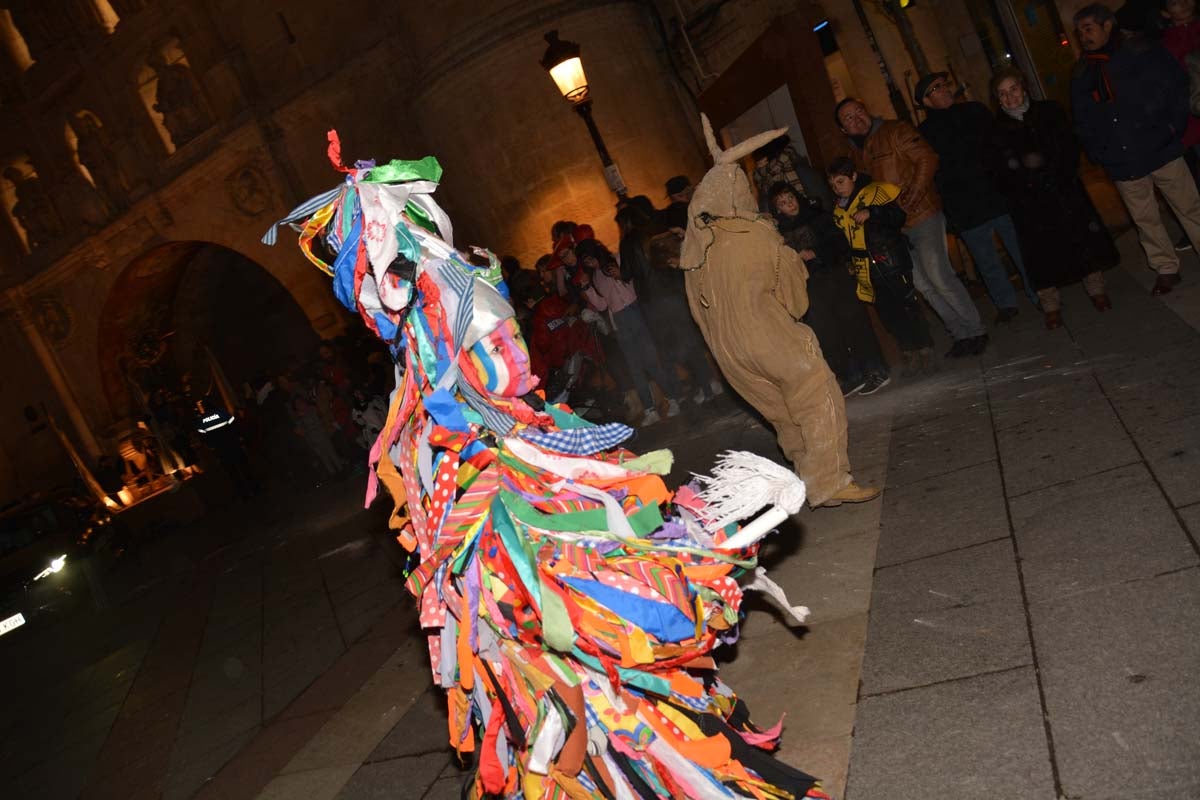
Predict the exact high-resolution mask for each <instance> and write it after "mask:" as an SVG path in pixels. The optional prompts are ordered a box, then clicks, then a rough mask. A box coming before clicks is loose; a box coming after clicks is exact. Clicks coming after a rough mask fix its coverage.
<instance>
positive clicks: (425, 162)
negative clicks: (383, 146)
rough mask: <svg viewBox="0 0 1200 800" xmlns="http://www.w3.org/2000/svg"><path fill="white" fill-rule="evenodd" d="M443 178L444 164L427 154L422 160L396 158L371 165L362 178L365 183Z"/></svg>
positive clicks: (406, 181) (435, 180)
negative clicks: (377, 164)
mask: <svg viewBox="0 0 1200 800" xmlns="http://www.w3.org/2000/svg"><path fill="white" fill-rule="evenodd" d="M441 179H442V165H441V164H439V163H438V160H437V159H436V158H434V157H433V156H425V157H424V158H422V159H421V160H420V161H403V160H401V159H396V160H395V161H389V162H388V163H386V164H384V165H382V166H378V167H371V169H370V171H368V172H367V174H366V176H365V177H363V178H360V179H359V180H361V181H362V182H363V183H410V182H412V181H433V182H434V183H437V182H438V181H440V180H441Z"/></svg>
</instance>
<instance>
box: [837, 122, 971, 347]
mask: <svg viewBox="0 0 1200 800" xmlns="http://www.w3.org/2000/svg"><path fill="white" fill-rule="evenodd" d="M834 116H835V118H836V119H837V123H838V127H840V128H841V129H842V132H843V133H845V134H846V135H847V136H848V137H849V138H850V142H851V143H852V145H853V158H854V161H855V164H857V166H858V170H859V172H860V173H863V174H867V175H870V176H871V177H872V178H874V179H875V180H877V181H885V182H887V183H894V184H895V185H897V186H899V187H900V190H901V191H900V197H899V198H897V204H898V205H899V206H900V207H901V208H902V209H904V211H905V213H906V214H907V215H908V218H907V220H906V221H905V227H904V230H905V233H906V234H907V235H908V239H909V241H910V242H911V243H912V247H913V251H914V255H915V256H916V257H915V258H914V259H913V262H914V263H913V266H914V269H913V285H914V286H915V287H916V289H917V291H918V292H920V293H921V294H922V295H923V296H924V297H925V299H926V301H928V303H929V305H930V306H932V307H933V310H934V311H936V312H937V314H938V316H939V317H941V318H942V323H943V324H945V326H946V330H947V332H948V333H949V334H950V337H951V338H952V339H953V340H954V346H953V347H951V348H950V351H949V352H948V353H947V354H946V355H947V356H950V357H951V358H958V357H961V356H967V355H977V354H979V353H982V352H983V350H984V348H986V347H987V341H988V337H987V333H986V331H985V330H984V327H983V321H982V320H981V319H980V317H979V309H977V308H976V307H975V303H974V302H972V301H971V296H970V295H969V294H968V293H967V288H966V287H965V286H964V285H963V283H962V281H960V280H959V279H958V276H957V275H955V274H954V267H953V266H952V265H951V264H950V253H949V252H948V251H947V250H946V217H945V215H944V214H943V213H942V199H941V197H940V196H938V192H937V188H935V186H934V183H933V178H934V175H935V174H936V173H937V167H938V156H937V153H936V152H934V150H933V148H932V147H930V146H929V143H928V142H926V141H925V139H924V138H923V137H922V136H921V134H920V133H918V132H917V129H916V128H914V127H913V126H912V125H910V124H909V123H907V122H901V121H899V120H894V119H889V120H883V119H879V118H878V117H872V116H871V115H870V114H869V113H868V112H867V109H866V106H864V105H863V104H862V101H860V100H855V99H853V98H846V99H845V100H843V101H842V102H840V103H838V105H837V108H836V109H835V110H834Z"/></svg>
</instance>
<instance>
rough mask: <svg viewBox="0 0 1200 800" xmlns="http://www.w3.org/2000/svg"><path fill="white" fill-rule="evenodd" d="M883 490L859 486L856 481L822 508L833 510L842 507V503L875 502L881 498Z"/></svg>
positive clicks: (826, 502)
mask: <svg viewBox="0 0 1200 800" xmlns="http://www.w3.org/2000/svg"><path fill="white" fill-rule="evenodd" d="M881 491H882V490H881V489H876V488H875V487H874V486H859V485H858V484H857V483H855V482H854V481H850V483H848V484H846V485H845V486H843V487H842V488H841V489H839V490H838V491H837V492H836V493H835V494H834V495H833V497H831V498H829V499H828V500H826V501H825V502H824V503H821V508H833V507H834V506H840V505H841V504H842V503H865V502H867V501H868V500H874V499H875V498H876V497H879V494H880V492H881Z"/></svg>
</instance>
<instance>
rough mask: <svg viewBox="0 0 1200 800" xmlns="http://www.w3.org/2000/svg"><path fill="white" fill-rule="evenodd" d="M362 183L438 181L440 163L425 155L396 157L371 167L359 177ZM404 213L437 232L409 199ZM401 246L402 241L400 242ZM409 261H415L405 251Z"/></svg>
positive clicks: (435, 226)
mask: <svg viewBox="0 0 1200 800" xmlns="http://www.w3.org/2000/svg"><path fill="white" fill-rule="evenodd" d="M359 180H361V181H362V182H363V183H411V182H412V181H431V182H433V183H439V182H440V181H441V180H442V165H441V164H439V163H438V160H437V159H436V158H434V157H433V156H425V157H424V158H422V159H421V160H420V161H403V160H401V159H396V160H395V161H389V162H388V163H386V164H384V165H383V166H379V167H371V169H370V171H368V172H367V174H366V175H365V176H364V177H362V178H360V179H359ZM404 213H405V214H407V215H408V216H409V218H410V219H411V220H412V221H413V222H415V223H417V224H418V225H420V226H421V227H422V228H424V229H425V230H427V231H429V232H430V233H433V234H437V233H438V229H437V225H435V224H434V223H433V220H432V219H431V218H430V217H429V215H428V214H426V213H425V210H424V209H422V208H421V207H420V206H418V205H417V204H416V203H414V202H413V201H411V200H409V201H408V202H407V203H406V204H405V205H404ZM402 246H403V243H402ZM405 256H406V257H408V258H409V260H410V261H415V260H416V259H413V258H412V257H411V256H409V255H408V254H407V253H405Z"/></svg>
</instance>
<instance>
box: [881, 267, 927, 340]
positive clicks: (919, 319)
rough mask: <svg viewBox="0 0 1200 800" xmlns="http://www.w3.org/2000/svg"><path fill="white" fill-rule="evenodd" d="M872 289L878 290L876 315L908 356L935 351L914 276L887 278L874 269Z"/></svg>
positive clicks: (888, 276)
mask: <svg viewBox="0 0 1200 800" xmlns="http://www.w3.org/2000/svg"><path fill="white" fill-rule="evenodd" d="M871 285H872V286H873V287H874V288H875V311H876V312H878V314H879V321H880V322H882V323H883V327H885V328H887V331H888V333H890V334H891V335H892V336H894V337H896V343H897V344H898V345H900V349H901V350H903V351H905V352H912V351H914V350H921V349H922V348H926V347H933V337H932V336H930V335H929V323H928V322H926V321H925V315H924V314H923V313H921V306H920V305H918V304H917V293H916V290H915V289H914V288H913V283H912V275H894V274H893V275H887V276H885V275H883V274H882V273H881V272H880V271H879V269H878V268H877V267H875V265H871Z"/></svg>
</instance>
